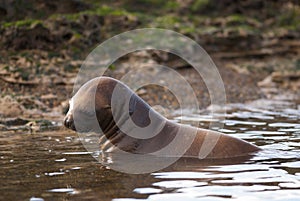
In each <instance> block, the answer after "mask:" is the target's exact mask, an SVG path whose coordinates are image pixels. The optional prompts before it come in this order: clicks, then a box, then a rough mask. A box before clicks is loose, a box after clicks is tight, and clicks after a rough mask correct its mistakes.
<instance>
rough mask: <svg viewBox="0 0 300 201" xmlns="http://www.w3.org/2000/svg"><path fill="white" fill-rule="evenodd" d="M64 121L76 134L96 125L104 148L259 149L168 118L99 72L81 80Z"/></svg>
mask: <svg viewBox="0 0 300 201" xmlns="http://www.w3.org/2000/svg"><path fill="white" fill-rule="evenodd" d="M113 100H114V101H113ZM93 115H94V116H93ZM95 121H96V124H95ZM64 125H65V126H66V127H67V128H70V129H72V130H75V131H78V132H81V133H85V132H99V128H101V131H102V132H103V136H102V137H100V139H99V140H100V145H99V146H100V149H101V150H102V151H105V152H114V151H117V150H122V151H125V152H129V153H136V154H149V153H150V154H151V153H153V154H155V155H159V156H171V157H172V156H176V157H178V156H183V157H193V158H201V159H202V158H233V157H239V156H244V155H249V154H250V153H253V152H256V151H258V150H260V148H259V147H257V146H255V145H252V144H250V143H248V142H246V141H244V140H240V139H238V138H235V137H231V136H228V135H225V134H222V133H220V132H216V131H211V130H206V129H202V128H196V127H191V126H187V125H183V124H178V123H174V122H171V121H170V120H168V119H166V118H165V117H163V116H162V115H160V114H159V113H157V112H155V111H154V110H153V109H152V108H151V107H150V106H149V105H148V104H147V103H146V102H145V101H144V100H142V99H141V98H140V97H139V96H138V95H136V94H135V93H134V92H133V91H132V90H131V89H130V88H128V87H127V86H126V85H125V84H123V83H122V82H120V81H118V80H116V79H113V78H110V77H104V76H102V77H98V78H94V79H92V80H90V81H89V82H87V83H85V84H84V85H83V86H82V87H81V88H80V89H79V90H78V92H77V93H76V94H75V95H74V96H73V97H72V99H71V100H70V108H69V111H68V113H67V115H66V117H65V119H64Z"/></svg>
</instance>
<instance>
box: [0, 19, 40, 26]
mask: <svg viewBox="0 0 300 201" xmlns="http://www.w3.org/2000/svg"><path fill="white" fill-rule="evenodd" d="M37 24H42V21H41V20H36V19H25V20H18V21H13V22H5V23H3V24H2V27H3V28H8V27H31V26H33V25H37Z"/></svg>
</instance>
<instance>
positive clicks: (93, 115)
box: [64, 77, 158, 133]
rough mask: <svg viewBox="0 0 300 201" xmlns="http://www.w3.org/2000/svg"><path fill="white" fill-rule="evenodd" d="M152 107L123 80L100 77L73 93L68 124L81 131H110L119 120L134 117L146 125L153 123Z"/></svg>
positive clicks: (65, 122) (67, 118) (67, 125)
mask: <svg viewBox="0 0 300 201" xmlns="http://www.w3.org/2000/svg"><path fill="white" fill-rule="evenodd" d="M112 99H113V101H112ZM150 111H152V110H151V107H150V106H149V105H148V104H146V103H145V102H144V101H143V100H142V99H141V98H140V97H138V96H137V95H136V94H135V93H134V92H133V91H132V90H131V89H130V88H128V87H127V86H126V85H124V84H123V83H121V82H120V81H118V80H116V79H113V78H109V77H98V78H94V79H92V80H90V81H88V82H87V83H85V84H84V85H83V86H82V87H81V88H80V89H79V90H78V91H77V93H76V94H75V95H74V96H73V97H72V99H71V100H70V107H69V111H68V113H67V114H66V117H65V119H64V125H65V126H66V127H67V128H70V129H72V130H75V131H78V132H81V133H84V132H97V133H99V132H101V131H102V133H106V132H107V131H108V130H109V129H111V128H112V127H114V126H115V125H116V122H117V123H118V125H120V124H123V125H124V124H126V123H125V122H128V119H131V120H132V121H133V122H134V124H135V125H137V126H139V127H145V126H147V125H148V124H149V123H150V119H149V112H150ZM157 115H158V114H157ZM128 125H129V124H128ZM131 125H132V124H131ZM99 127H100V129H101V130H100V129H99ZM129 127H131V128H132V126H129Z"/></svg>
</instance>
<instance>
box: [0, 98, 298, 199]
mask: <svg viewBox="0 0 300 201" xmlns="http://www.w3.org/2000/svg"><path fill="white" fill-rule="evenodd" d="M178 119H179V118H174V121H176V120H178ZM181 119H182V120H184V121H185V122H186V123H188V124H195V123H196V124H198V123H200V126H203V127H207V126H208V123H209V122H210V121H216V119H212V118H211V117H210V116H209V115H207V114H206V113H205V111H203V113H201V115H199V114H197V115H196V114H195V115H189V116H183V117H182V118H181ZM299 119H300V108H299V105H297V104H294V103H292V102H289V101H283V100H277V101H276V100H275V101H274V100H272V101H270V100H258V101H255V102H252V103H249V104H233V105H228V108H227V116H226V120H224V125H225V126H224V128H217V127H215V128H213V129H215V130H219V131H221V132H224V133H226V134H228V135H232V136H236V137H239V138H242V139H244V140H247V141H249V142H251V143H254V144H256V145H258V146H259V147H261V148H262V149H263V151H261V152H259V153H257V154H255V155H254V156H253V157H248V158H236V159H231V160H213V161H212V160H203V161H199V160H196V159H192V160H188V159H181V160H179V161H178V162H177V163H176V164H174V165H173V166H171V167H169V168H166V169H164V170H160V171H157V172H155V173H151V174H142V175H132V174H125V173H120V172H116V171H114V170H111V169H109V168H107V167H105V166H102V165H101V164H99V163H98V162H97V161H96V160H94V159H93V157H92V156H91V155H90V153H89V152H87V151H86V150H85V149H84V148H83V146H82V144H81V142H80V140H79V138H78V136H77V135H76V134H75V133H73V132H69V131H67V130H65V129H61V130H58V131H51V132H43V133H36V134H27V133H14V132H3V133H1V135H0V181H1V189H0V200H112V199H113V200H116V201H121V200H136V199H138V200H187V201H189V200H299V198H300V160H299V159H300V121H299ZM129 162H130V161H129ZM131 162H134V161H131Z"/></svg>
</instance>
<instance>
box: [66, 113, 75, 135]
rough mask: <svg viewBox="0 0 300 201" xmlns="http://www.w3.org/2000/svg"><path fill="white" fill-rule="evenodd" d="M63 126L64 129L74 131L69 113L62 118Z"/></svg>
mask: <svg viewBox="0 0 300 201" xmlns="http://www.w3.org/2000/svg"><path fill="white" fill-rule="evenodd" d="M64 125H65V127H67V128H69V129H72V130H74V131H76V128H75V124H74V119H73V115H72V114H71V113H68V114H67V115H66V116H65V118H64Z"/></svg>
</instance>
